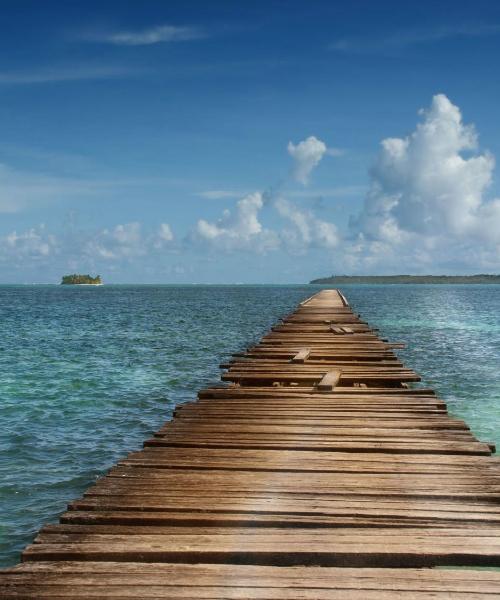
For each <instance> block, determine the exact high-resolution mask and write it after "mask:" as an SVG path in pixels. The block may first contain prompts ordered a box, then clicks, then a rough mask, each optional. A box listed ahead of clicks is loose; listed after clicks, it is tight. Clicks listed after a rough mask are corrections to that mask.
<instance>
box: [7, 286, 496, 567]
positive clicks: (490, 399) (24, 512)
mask: <svg viewBox="0 0 500 600" xmlns="http://www.w3.org/2000/svg"><path fill="white" fill-rule="evenodd" d="M319 289H321V286H110V285H106V286H102V287H96V288H91V287H83V288H82V287H63V286H0V423H1V425H2V427H1V430H0V508H1V513H0V514H1V515H2V516H1V523H0V565H2V566H7V565H10V564H13V563H15V562H17V561H18V559H19V552H20V550H21V549H22V548H23V547H24V546H25V545H26V544H27V543H29V542H30V541H31V540H32V538H33V535H34V534H35V532H36V531H37V530H38V529H39V528H40V526H41V525H42V524H43V523H47V522H56V521H57V516H58V515H59V514H60V513H61V512H62V511H63V510H64V509H65V507H66V505H67V503H68V502H69V501H70V500H71V499H73V498H76V497H78V496H80V495H81V493H82V492H83V490H84V489H85V488H87V487H88V486H89V485H90V484H91V483H92V482H93V481H95V479H96V478H97V477H98V476H99V475H100V474H102V473H103V472H104V471H105V470H106V469H107V468H109V467H110V466H111V465H112V464H113V463H114V462H116V461H117V460H118V459H119V458H120V457H123V456H124V455H125V454H127V453H128V452H129V451H131V450H133V449H137V448H140V447H141V445H142V441H143V440H144V439H145V438H147V437H149V436H150V434H151V433H152V432H153V431H154V430H155V429H157V428H158V427H159V426H160V424H161V423H162V422H163V421H165V420H166V419H168V418H169V417H170V416H171V414H172V410H173V408H174V406H175V405H176V404H178V403H181V402H185V401H186V400H192V399H194V398H195V396H196V392H197V390H198V389H200V388H201V387H204V386H206V385H209V384H212V383H217V382H219V376H220V372H219V369H218V365H219V363H220V362H222V361H224V360H225V359H227V358H228V357H229V356H230V354H231V353H232V352H234V351H237V350H240V349H242V348H245V347H246V346H248V345H249V344H250V343H252V342H254V341H257V340H258V339H259V338H260V337H261V335H262V334H263V333H264V332H265V331H266V330H267V329H269V327H270V326H271V325H272V324H273V323H274V322H275V321H276V320H277V319H278V318H279V317H280V316H282V315H283V314H285V313H286V312H287V311H289V310H291V309H293V308H295V306H296V305H297V304H298V302H300V301H301V300H303V299H304V298H306V297H307V296H310V295H311V294H312V293H314V292H315V291H317V290H319ZM342 290H343V291H344V293H345V294H346V296H347V297H348V299H349V301H350V302H351V304H352V305H353V306H354V308H355V309H356V310H357V311H359V312H360V313H361V314H362V315H363V317H364V318H365V319H366V320H368V321H369V322H370V323H371V324H372V325H374V326H378V327H379V328H380V329H381V336H382V337H388V338H389V339H391V341H405V342H407V343H408V346H409V347H408V349H407V350H405V351H401V352H400V355H401V357H402V358H403V360H404V361H405V363H406V364H407V365H408V366H411V367H413V368H415V369H416V370H417V371H418V372H420V373H421V374H422V375H423V378H424V383H425V384H427V385H431V386H433V387H434V388H435V389H436V390H437V391H438V392H439V394H440V395H441V396H442V397H443V398H445V399H446V400H447V401H448V403H449V407H450V410H451V411H452V412H453V413H454V414H456V415H459V416H461V417H463V418H465V419H466V420H467V421H468V423H469V424H470V425H471V427H472V429H473V430H474V431H475V433H476V434H477V435H478V436H479V437H480V438H481V439H483V440H486V441H493V442H496V443H497V444H498V445H499V446H500V369H499V359H500V316H499V315H500V286H497V285H489V286H487V285H484V286H482V285H477V286H459V285H457V286H452V285H449V286H448V285H446V286H421V285H419V286H417V285H391V286H365V285H357V286H347V285H346V286H342Z"/></svg>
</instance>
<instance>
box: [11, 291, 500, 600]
mask: <svg viewBox="0 0 500 600" xmlns="http://www.w3.org/2000/svg"><path fill="white" fill-rule="evenodd" d="M400 346H401V345H400V344H391V343H389V342H388V341H386V340H382V339H380V338H379V337H378V335H377V332H376V330H374V329H372V328H370V326H369V325H367V323H365V322H364V321H362V320H361V319H360V318H359V316H358V315H356V314H354V313H353V311H352V310H351V308H350V307H349V305H348V303H347V300H346V299H345V298H344V297H343V295H342V294H341V293H339V292H338V291H336V290H324V291H321V292H320V293H318V294H316V295H314V296H313V297H311V298H310V299H308V300H306V301H304V302H302V303H301V304H300V306H299V307H298V309H297V310H296V311H295V312H294V313H293V314H291V315H289V316H287V317H285V318H284V319H282V322H281V324H279V325H277V326H276V327H274V328H273V330H272V331H271V332H270V333H269V334H267V335H265V336H264V337H263V339H262V340H261V342H260V343H259V344H257V345H256V346H254V347H253V348H250V349H248V350H247V351H246V352H244V353H241V354H238V355H235V356H234V360H233V361H232V362H231V363H229V364H228V365H224V366H225V367H226V368H227V371H226V372H225V373H224V374H223V376H222V379H223V381H224V382H225V385H223V386H220V387H214V388H210V389H205V390H203V391H201V392H200V393H199V397H198V399H197V401H196V402H192V403H188V404H184V405H182V406H180V407H178V408H177V410H176V412H175V417H174V419H173V420H172V421H170V422H168V423H166V424H165V425H164V426H163V427H162V428H161V429H160V430H159V431H158V432H157V433H156V434H155V435H154V437H153V438H152V439H150V440H147V441H146V442H145V444H144V449H143V450H141V451H140V452H133V453H131V454H130V455H129V456H127V458H125V459H124V460H122V461H120V462H119V463H118V464H117V465H116V466H114V467H113V468H112V469H111V470H110V471H109V473H108V474H107V475H106V476H104V477H102V478H101V479H100V480H99V481H97V483H96V484H95V485H94V486H92V487H91V488H90V489H88V490H87V492H86V493H85V494H84V496H83V497H82V498H80V499H78V500H75V501H73V502H72V503H71V504H70V505H69V509H68V511H67V512H65V513H64V514H63V515H62V517H61V519H60V523H59V524H58V525H47V526H45V527H44V528H43V529H42V530H41V531H40V533H39V534H38V536H37V538H36V539H35V541H34V543H33V544H32V545H30V546H28V547H27V548H26V549H25V551H24V553H23V556H22V559H23V562H22V563H21V564H19V565H17V566H15V567H13V568H11V569H8V570H6V571H3V572H1V573H0V598H2V599H4V600H8V599H14V598H15V599H17V600H19V599H26V600H27V599H36V600H45V599H49V598H50V599H59V600H61V599H62V598H79V599H83V598H92V599H94V600H95V599H104V598H107V599H109V598H116V599H117V598H120V599H125V598H127V599H135V600H139V599H140V600H144V599H153V598H169V599H181V598H182V599H188V598H193V599H195V598H196V599H199V598H203V599H205V600H206V599H214V600H215V599H241V600H243V599H252V600H264V599H267V600H271V599H284V598H287V599H297V600H298V599H303V600H323V599H339V600H354V599H356V600H372V599H381V600H392V599H394V600H395V599H400V598H403V599H409V598H412V599H413V598H415V599H420V600H427V599H430V598H433V599H435V598H438V599H441V598H442V599H444V598H458V599H463V600H465V599H472V600H474V599H479V598H488V599H492V598H500V571H494V570H481V569H479V567H485V566H487V567H500V462H499V460H498V459H497V458H494V457H492V456H491V454H492V450H493V448H492V446H491V445H490V444H487V443H484V442H481V441H478V440H477V439H476V438H475V437H474V435H473V434H472V433H471V432H470V430H469V428H468V427H467V425H466V424H465V423H464V422H463V421H461V420H460V419H457V418H454V417H452V416H450V415H449V414H448V413H447V410H446V405H445V403H444V402H443V401H442V400H440V399H439V398H437V397H436V395H435V394H434V392H433V391H432V390H429V389H422V388H416V387H415V388H412V387H411V382H415V381H418V380H419V377H418V376H417V374H416V373H414V372H413V371H412V370H411V369H408V368H407V367H405V366H404V365H403V364H402V363H401V362H400V360H399V359H398V358H397V356H396V355H395V354H394V352H393V349H394V348H395V347H400ZM422 351H425V349H422ZM464 351H466V348H464ZM444 566H446V567H452V568H448V569H440V568H439V567H444ZM464 566H465V567H468V568H465V569H462V568H453V567H464Z"/></svg>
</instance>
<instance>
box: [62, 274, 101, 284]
mask: <svg viewBox="0 0 500 600" xmlns="http://www.w3.org/2000/svg"><path fill="white" fill-rule="evenodd" d="M82 283H91V284H93V285H98V284H100V283H102V281H101V276H100V275H97V276H96V277H91V276H90V275H78V274H77V273H73V275H64V276H63V278H62V280H61V284H63V285H75V284H82Z"/></svg>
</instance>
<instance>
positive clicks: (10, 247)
mask: <svg viewBox="0 0 500 600" xmlns="http://www.w3.org/2000/svg"><path fill="white" fill-rule="evenodd" d="M55 252H57V240H56V237H55V236H54V235H52V234H50V233H48V232H47V231H46V229H45V226H44V225H43V224H42V225H39V226H38V227H32V228H30V229H28V230H27V231H23V232H21V233H17V231H12V232H11V233H9V234H8V235H6V236H5V237H4V238H3V239H1V240H0V258H3V259H4V260H14V261H18V260H20V259H22V260H40V259H44V258H48V257H49V256H52V255H53V254H54V253H55Z"/></svg>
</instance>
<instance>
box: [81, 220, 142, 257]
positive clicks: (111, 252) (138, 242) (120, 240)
mask: <svg viewBox="0 0 500 600" xmlns="http://www.w3.org/2000/svg"><path fill="white" fill-rule="evenodd" d="M84 253H85V254H86V255H88V256H90V257H93V258H100V259H108V260H118V259H123V258H131V257H135V256H142V255H144V254H145V253H146V247H145V242H144V239H143V235H142V229H141V225H140V223H126V224H124V225H121V224H120V225H116V226H115V227H113V228H112V229H103V230H102V231H100V232H98V233H97V234H96V235H95V236H93V237H92V238H91V239H89V240H88V241H87V242H86V244H85V247H84Z"/></svg>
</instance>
